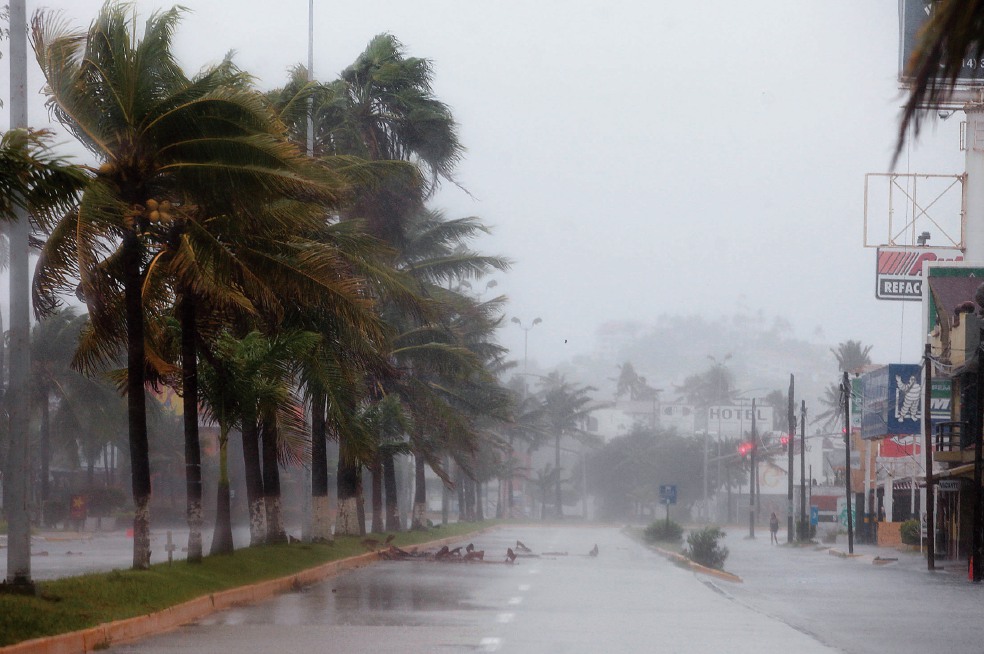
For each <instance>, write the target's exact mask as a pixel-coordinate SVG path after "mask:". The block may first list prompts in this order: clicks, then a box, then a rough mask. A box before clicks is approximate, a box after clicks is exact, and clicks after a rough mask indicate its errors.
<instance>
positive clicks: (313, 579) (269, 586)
mask: <svg viewBox="0 0 984 654" xmlns="http://www.w3.org/2000/svg"><path fill="white" fill-rule="evenodd" d="M496 528H497V527H490V528H487V529H482V530H479V531H476V532H472V533H471V534H467V535H465V536H454V537H448V538H441V539H439V540H435V541H428V542H426V543H419V544H417V545H413V546H412V547H416V548H423V547H441V546H443V545H450V544H451V543H454V542H458V541H461V540H463V539H466V538H468V537H473V536H475V535H477V534H482V533H485V532H487V531H490V530H492V529H496ZM379 560H380V558H379V552H367V553H366V554H360V555H358V556H350V557H348V558H346V559H339V560H337V561H329V562H328V563H323V564H321V565H319V566H316V567H314V568H308V569H307V570H301V571H300V572H296V573H294V574H291V575H287V576H286V577H279V578H277V579H268V580H266V581H260V582H257V583H255V584H250V585H248V586H240V587H239V588H230V589H228V590H222V591H218V592H215V593H210V594H208V595H203V596H201V597H196V598H195V599H193V600H189V601H187V602H183V603H181V604H177V605H175V606H172V607H169V608H166V609H162V610H160V611H156V612H154V613H149V614H147V615H138V616H135V617H132V618H126V619H124V620H117V621H115V622H107V623H104V624H101V625H97V626H95V627H90V628H88V629H82V630H80V631H72V632H69V633H67V634H58V635H57V636H43V637H41V638H34V639H31V640H25V641H22V642H20V643H15V644H13V645H7V646H5V647H0V654H86V653H87V652H92V651H95V650H102V649H106V648H107V647H109V646H111V645H119V644H122V643H128V642H132V641H135V640H139V639H141V638H146V637H147V636H153V635H156V634H161V633H164V632H167V631H171V630H173V629H177V628H178V627H180V626H181V625H184V624H188V623H189V622H194V621H195V620H200V619H202V618H204V617H206V616H208V615H211V614H212V613H216V612H218V611H222V610H224V609H227V608H230V607H233V606H242V605H247V604H254V603H256V602H260V601H262V600H266V599H269V598H271V597H273V596H274V595H280V594H282V593H286V592H289V591H291V590H294V589H297V588H300V587H302V586H308V585H311V584H314V583H317V582H319V581H323V580H325V579H327V578H329V577H333V576H335V575H337V574H339V573H342V572H345V571H348V570H354V569H356V568H362V567H365V566H367V565H369V564H371V563H374V562H376V561H379Z"/></svg>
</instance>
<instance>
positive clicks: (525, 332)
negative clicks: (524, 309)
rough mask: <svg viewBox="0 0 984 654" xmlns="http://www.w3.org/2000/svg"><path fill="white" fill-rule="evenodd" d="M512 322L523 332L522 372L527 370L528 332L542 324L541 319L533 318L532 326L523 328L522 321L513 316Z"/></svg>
mask: <svg viewBox="0 0 984 654" xmlns="http://www.w3.org/2000/svg"><path fill="white" fill-rule="evenodd" d="M512 322H514V323H516V324H517V325H519V328H520V329H522V330H523V372H526V370H527V369H528V368H529V345H530V330H531V329H533V328H534V327H536V326H537V325H539V324H540V323H541V322H543V319H541V318H534V319H533V324H532V325H530V326H529V327H525V326H523V321H522V320H520V319H519V318H516V317H515V316H513V319H512Z"/></svg>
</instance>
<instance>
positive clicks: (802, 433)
mask: <svg viewBox="0 0 984 654" xmlns="http://www.w3.org/2000/svg"><path fill="white" fill-rule="evenodd" d="M801 402H802V403H801V404H800V529H802V530H803V533H802V534H800V539H801V540H810V538H809V536H810V528H809V527H808V526H807V524H806V400H802V401H801ZM793 431H794V432H795V431H796V430H795V429H794V430H793ZM810 483H812V481H811V482H810Z"/></svg>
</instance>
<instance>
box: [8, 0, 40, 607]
mask: <svg viewBox="0 0 984 654" xmlns="http://www.w3.org/2000/svg"><path fill="white" fill-rule="evenodd" d="M10 126H11V128H12V129H18V128H25V127H27V7H26V2H25V0H11V2H10ZM9 225H10V226H9V227H8V230H9V231H8V236H9V240H10V295H9V297H10V343H9V348H10V359H9V371H10V385H9V386H8V387H7V396H6V400H7V409H8V419H9V422H8V427H9V431H8V434H10V450H9V452H10V454H9V456H8V457H7V470H6V471H5V472H6V474H5V475H4V480H5V485H6V488H5V491H6V492H5V493H4V507H5V509H6V514H7V525H8V535H7V579H6V581H5V583H4V584H3V588H4V589H5V590H9V591H13V592H22V593H31V594H33V592H34V582H33V581H32V580H31V522H30V513H29V511H28V503H29V501H30V499H29V493H28V490H27V489H28V479H29V478H30V458H29V456H28V448H29V441H28V430H29V428H30V409H29V402H30V398H29V396H28V382H29V375H30V370H31V355H30V352H31V349H30V320H31V319H30V312H31V306H30V281H31V278H30V262H29V259H28V236H29V233H30V225H29V223H28V219H27V211H25V210H24V209H21V208H15V209H14V220H13V221H11V222H10V223H9Z"/></svg>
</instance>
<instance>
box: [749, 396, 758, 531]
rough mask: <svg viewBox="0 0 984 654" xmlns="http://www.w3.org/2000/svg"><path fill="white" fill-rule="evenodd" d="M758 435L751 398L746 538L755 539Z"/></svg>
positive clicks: (753, 403)
mask: <svg viewBox="0 0 984 654" xmlns="http://www.w3.org/2000/svg"><path fill="white" fill-rule="evenodd" d="M756 450H758V435H757V434H756V433H755V398H752V457H751V459H750V460H749V472H748V537H749V538H755V451H756Z"/></svg>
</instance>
